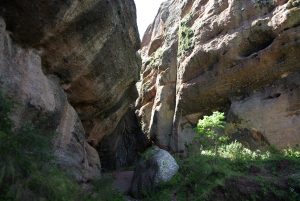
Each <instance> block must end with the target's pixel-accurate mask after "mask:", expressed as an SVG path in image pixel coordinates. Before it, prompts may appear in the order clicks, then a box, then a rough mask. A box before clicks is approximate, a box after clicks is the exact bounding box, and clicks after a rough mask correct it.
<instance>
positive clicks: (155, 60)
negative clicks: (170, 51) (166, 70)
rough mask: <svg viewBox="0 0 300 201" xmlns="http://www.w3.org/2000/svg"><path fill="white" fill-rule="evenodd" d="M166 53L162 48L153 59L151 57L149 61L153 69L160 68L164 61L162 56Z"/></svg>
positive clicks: (155, 53)
mask: <svg viewBox="0 0 300 201" xmlns="http://www.w3.org/2000/svg"><path fill="white" fill-rule="evenodd" d="M163 53H164V51H163V49H162V48H158V49H157V50H156V51H155V52H154V54H153V56H152V57H150V59H149V65H150V66H151V67H157V66H159V63H160V62H161V59H162V55H163Z"/></svg>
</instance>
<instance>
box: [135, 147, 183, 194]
mask: <svg viewBox="0 0 300 201" xmlns="http://www.w3.org/2000/svg"><path fill="white" fill-rule="evenodd" d="M178 169H179V166H178V164H177V162H176V160H175V159H174V158H173V157H172V155H171V154H170V153H169V152H167V151H165V150H163V149H160V148H158V147H157V146H153V147H151V148H149V149H148V150H147V151H146V152H145V153H144V155H143V156H142V159H141V160H140V161H139V162H138V164H137V166H136V169H135V171H134V175H133V179H132V182H131V188H130V193H131V194H132V195H133V196H134V197H136V198H141V197H142V196H143V195H144V193H148V192H150V191H152V190H153V189H154V187H155V186H157V185H158V184H160V183H164V182H167V181H170V180H171V179H172V177H173V176H174V175H175V174H176V173H177V171H178Z"/></svg>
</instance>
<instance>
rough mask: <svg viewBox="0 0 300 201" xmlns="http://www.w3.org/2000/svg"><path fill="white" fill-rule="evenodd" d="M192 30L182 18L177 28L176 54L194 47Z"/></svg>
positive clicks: (181, 53)
mask: <svg viewBox="0 0 300 201" xmlns="http://www.w3.org/2000/svg"><path fill="white" fill-rule="evenodd" d="M193 38H194V31H193V30H192V29H191V28H190V27H188V25H187V21H186V20H183V21H182V22H181V23H180V26H179V29H178V55H179V56H180V55H183V54H184V53H185V52H187V51H189V50H191V49H193V47H194V39H193Z"/></svg>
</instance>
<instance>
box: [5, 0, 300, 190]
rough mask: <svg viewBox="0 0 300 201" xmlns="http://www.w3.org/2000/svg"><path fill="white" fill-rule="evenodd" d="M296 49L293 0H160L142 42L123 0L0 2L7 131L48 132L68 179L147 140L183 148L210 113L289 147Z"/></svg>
mask: <svg viewBox="0 0 300 201" xmlns="http://www.w3.org/2000/svg"><path fill="white" fill-rule="evenodd" d="M299 55H300V2H299V1H297V0H289V1H287V0H277V1H260V0H251V1H240V0H167V1H165V2H164V3H162V5H161V7H160V9H159V11H158V14H157V15H156V17H155V19H154V21H153V23H152V24H151V25H150V26H149V27H148V29H147V31H146V33H145V35H144V36H143V38H142V41H141V40H140V37H139V34H138V27H137V24H136V8H135V3H134V1H133V0H127V1H122V0H111V1H110V0H64V1H53V0H43V1H39V0H32V1H30V2H28V1H19V0H1V1H0V90H1V93H3V95H4V96H5V97H6V98H8V99H10V100H12V101H13V102H14V103H15V104H14V107H13V110H12V113H11V114H10V119H11V120H12V121H13V124H14V129H15V130H18V129H19V128H20V127H21V126H22V124H24V123H25V122H32V124H34V125H35V126H36V127H38V128H40V129H42V130H44V131H45V133H46V132H49V131H50V132H53V133H57V135H56V137H55V139H54V140H53V144H54V155H55V160H56V162H57V164H58V166H59V167H60V169H62V170H63V171H65V172H68V173H70V174H71V175H72V176H73V177H74V178H75V180H76V181H77V182H79V183H89V182H91V181H93V180H97V179H100V178H101V175H102V174H103V173H106V172H110V171H115V170H122V169H124V168H126V167H129V166H132V165H135V164H136V162H137V161H138V159H139V158H140V155H141V153H143V152H144V151H145V150H146V148H148V147H149V146H151V145H156V146H157V148H158V147H159V148H160V149H164V150H166V151H169V152H170V153H172V154H181V155H185V154H187V152H188V146H189V145H190V144H192V143H193V140H194V138H195V135H196V131H195V127H196V126H197V123H198V120H199V119H200V118H202V117H203V116H205V115H210V114H212V113H213V112H214V111H222V112H224V113H225V114H226V121H227V122H228V124H229V125H231V127H230V129H229V131H228V132H229V133H230V135H232V136H233V137H234V138H235V139H237V140H239V141H242V142H243V143H245V144H247V145H249V146H250V147H254V148H259V147H260V146H261V145H262V144H267V145H271V146H274V147H276V148H278V149H283V148H288V147H297V146H299V144H300V133H299V130H300V62H299ZM1 154H2V153H1ZM176 165H177V164H176ZM176 167H177V166H176ZM179 168H180V167H179ZM141 169H142V168H141ZM177 169H178V167H177ZM177 169H176V170H177ZM143 171H145V170H144V169H143ZM174 174H175V173H174ZM140 177H146V176H140ZM137 186H138V185H137Z"/></svg>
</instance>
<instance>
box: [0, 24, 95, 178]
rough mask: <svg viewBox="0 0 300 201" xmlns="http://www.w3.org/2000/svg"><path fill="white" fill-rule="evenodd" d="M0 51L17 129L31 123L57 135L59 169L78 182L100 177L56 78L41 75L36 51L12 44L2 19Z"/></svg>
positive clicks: (0, 71) (0, 82)
mask: <svg viewBox="0 0 300 201" xmlns="http://www.w3.org/2000/svg"><path fill="white" fill-rule="evenodd" d="M0 48H1V49H0V87H1V91H2V93H4V94H5V95H6V96H7V97H8V98H9V99H11V100H12V101H13V102H14V103H15V108H14V110H13V113H12V119H13V120H14V123H15V125H16V127H17V128H18V127H20V126H21V125H22V124H24V123H26V122H29V121H31V122H33V123H34V124H36V126H38V127H39V128H41V129H45V130H46V131H48V132H49V131H50V132H53V133H54V132H57V133H59V134H58V135H57V138H56V139H55V155H56V156H57V158H58V164H59V166H60V167H61V168H63V169H65V170H67V171H68V173H70V174H72V175H73V176H74V177H75V178H76V179H77V180H78V181H80V182H85V181H88V180H92V179H97V178H99V177H100V171H101V170H100V168H101V165H100V160H99V155H98V153H97V151H96V150H95V149H94V148H93V147H91V146H90V145H89V144H88V143H87V141H86V137H85V132H84V129H83V127H82V124H81V121H80V119H79V117H78V115H77V113H76V112H75V110H74V108H73V107H72V106H71V105H70V104H69V102H68V100H67V97H66V95H65V94H64V92H63V90H62V89H61V87H60V85H59V79H58V78H57V77H55V76H53V75H50V76H46V75H45V74H44V73H43V71H42V64H41V57H40V56H39V54H38V53H37V51H36V50H34V49H23V48H21V47H20V46H18V45H16V44H15V43H14V42H12V40H11V38H10V36H9V33H8V32H6V30H5V22H4V20H3V19H2V18H0Z"/></svg>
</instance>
